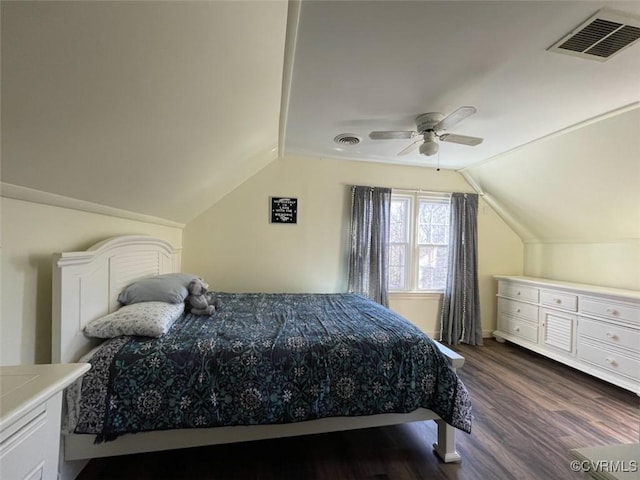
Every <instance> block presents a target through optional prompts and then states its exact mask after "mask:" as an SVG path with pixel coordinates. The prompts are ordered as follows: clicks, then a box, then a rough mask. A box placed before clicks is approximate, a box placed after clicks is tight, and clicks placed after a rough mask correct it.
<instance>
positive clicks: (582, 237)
mask: <svg viewBox="0 0 640 480" xmlns="http://www.w3.org/2000/svg"><path fill="white" fill-rule="evenodd" d="M638 125H640V107H638V106H635V107H633V108H629V109H623V110H621V111H619V112H614V113H612V114H610V115H607V116H604V117H603V118H601V119H599V121H594V122H586V123H585V124H583V125H579V126H576V127H575V128H572V129H568V130H567V131H564V132H562V133H559V134H556V135H552V136H549V137H547V138H545V139H541V140H540V141H537V142H534V143H531V144H529V145H525V146H524V147H521V148H518V149H516V150H514V151H512V152H509V153H507V154H504V155H501V156H499V157H495V158H494V159H492V160H489V161H487V162H485V163H482V164H479V165H476V166H473V167H470V168H468V169H466V170H465V173H466V174H467V175H469V176H470V177H471V179H472V181H474V182H475V183H476V184H478V185H479V186H480V187H481V188H482V189H483V190H484V191H485V192H487V193H488V194H489V195H487V197H486V198H487V200H489V199H490V200H492V201H493V202H494V203H495V206H496V209H497V210H498V211H499V212H500V214H501V215H502V216H503V217H504V218H506V219H508V222H509V223H510V224H511V226H512V228H513V229H514V230H515V231H516V232H518V234H519V236H520V237H521V238H522V239H523V242H524V245H525V246H524V264H523V268H524V273H525V275H529V276H534V277H542V278H550V279H555V280H565V281H570V282H577V283H587V284H594V285H602V286H606V287H614V288H625V289H632V290H640V269H639V268H638V266H639V265H640V188H639V187H638V186H639V185H640V161H639V158H640V135H639V134H638V133H639V130H638Z"/></svg>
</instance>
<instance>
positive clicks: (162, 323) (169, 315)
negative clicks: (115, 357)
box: [83, 302, 184, 338]
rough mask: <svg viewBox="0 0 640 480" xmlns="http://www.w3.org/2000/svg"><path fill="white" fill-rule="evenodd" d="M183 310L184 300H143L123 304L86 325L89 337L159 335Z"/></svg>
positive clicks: (164, 331)
mask: <svg viewBox="0 0 640 480" xmlns="http://www.w3.org/2000/svg"><path fill="white" fill-rule="evenodd" d="M183 312H184V303H165V302H141V303H134V304H132V305H125V306H123V307H120V308H119V309H118V310H116V311H115V312H113V313H110V314H108V315H105V316H104V317H100V318H96V319H95V320H92V321H90V322H89V323H87V324H86V325H85V326H84V329H83V331H84V334H85V335H86V336H88V337H97V338H113V337H119V336H120V335H138V336H142V337H159V336H161V335H163V334H165V333H167V331H168V330H169V328H171V325H173V323H174V322H175V321H176V320H177V319H178V318H180V315H182V313H183Z"/></svg>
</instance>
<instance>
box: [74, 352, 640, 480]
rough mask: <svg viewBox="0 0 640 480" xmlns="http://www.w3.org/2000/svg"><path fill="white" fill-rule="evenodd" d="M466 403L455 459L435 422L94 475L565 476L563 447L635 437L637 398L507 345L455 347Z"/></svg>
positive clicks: (144, 460) (126, 465) (200, 452)
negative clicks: (468, 429) (436, 450)
mask: <svg viewBox="0 0 640 480" xmlns="http://www.w3.org/2000/svg"><path fill="white" fill-rule="evenodd" d="M456 350H457V351H459V352H460V353H461V354H462V355H464V356H465V357H466V359H467V360H466V364H465V367H464V369H463V370H461V371H460V377H461V378H462V379H463V381H464V383H465V385H466V386H467V389H468V390H469V392H470V393H471V396H472V399H473V405H474V424H473V431H472V433H471V435H467V434H465V433H458V435H457V438H458V451H459V452H460V454H461V455H462V458H463V460H462V463H460V464H444V463H441V462H440V461H439V460H438V459H437V457H436V456H435V455H434V454H433V452H432V449H431V444H432V443H433V442H434V441H435V438H436V429H435V424H434V422H419V423H414V424H406V425H399V426H393V427H384V428H372V429H366V430H359V431H351V432H344V433H330V434H323V435H311V436H305V437H297V438H287V439H278V440H265V441H258V442H250V443H245V444H234V445H220V446H213V447H201V448H192V449H186V450H176V451H169V452H159V453H150V454H139V455H129V456H123V457H114V458H108V459H95V460H92V461H91V462H90V463H89V465H87V467H86V468H85V469H84V471H83V472H82V473H81V475H80V477H79V478H80V479H81V480H97V479H118V480H125V479H136V480H140V479H190V480H196V479H211V480H223V479H224V480H227V479H233V480H249V479H251V480H283V479H296V480H298V479H300V480H307V479H318V480H324V479H356V480H360V479H363V480H394V479H402V480H404V479H461V480H462V479H464V480H471V479H473V480H494V479H495V480H503V479H504V480H508V479H553V480H556V479H558V480H560V479H573V480H578V479H580V478H582V474H581V473H574V472H572V471H571V469H570V461H571V458H570V456H569V450H570V449H572V448H577V447H584V446H596V445H608V444H615V443H637V442H638V441H639V440H640V408H639V398H638V396H637V395H635V394H633V393H631V392H628V391H625V390H622V389H619V388H617V387H614V386H612V385H610V384H607V383H605V382H602V381H599V380H597V379H595V378H593V377H591V376H589V375H586V374H583V373H580V372H578V371H577V370H573V369H571V368H569V367H565V366H563V365H561V364H560V363H557V362H554V361H552V360H549V359H547V358H544V357H542V356H539V355H537V354H534V353H532V352H529V351H527V350H525V349H521V348H519V347H517V346H514V345H512V344H499V343H497V342H495V341H494V340H487V341H486V345H485V346H484V347H469V346H466V345H462V346H460V347H456Z"/></svg>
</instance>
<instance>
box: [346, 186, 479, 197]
mask: <svg viewBox="0 0 640 480" xmlns="http://www.w3.org/2000/svg"><path fill="white" fill-rule="evenodd" d="M344 185H346V186H347V187H358V186H361V185H352V184H350V183H345V184H344ZM367 186H368V185H367ZM372 188H373V187H372ZM386 188H391V190H395V191H398V192H406V193H475V194H476V195H478V196H480V197H483V196H484V192H476V191H474V190H472V191H470V192H452V191H445V190H431V189H426V188H394V187H386Z"/></svg>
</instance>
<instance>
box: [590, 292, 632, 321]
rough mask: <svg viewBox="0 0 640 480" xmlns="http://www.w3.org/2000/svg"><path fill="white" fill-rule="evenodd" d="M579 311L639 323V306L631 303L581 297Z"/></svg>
mask: <svg viewBox="0 0 640 480" xmlns="http://www.w3.org/2000/svg"><path fill="white" fill-rule="evenodd" d="M580 312H582V313H585V314H591V315H597V316H599V317H605V318H611V319H614V320H625V321H627V322H633V323H637V324H639V325H640V306H636V307H634V306H633V305H625V304H622V303H615V302H607V301H605V300H598V299H595V298H590V297H583V298H581V299H580Z"/></svg>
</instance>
